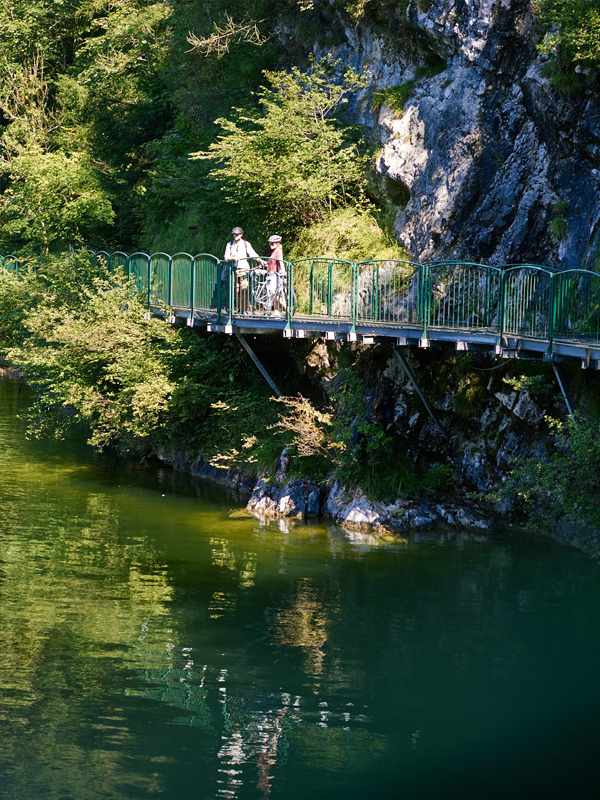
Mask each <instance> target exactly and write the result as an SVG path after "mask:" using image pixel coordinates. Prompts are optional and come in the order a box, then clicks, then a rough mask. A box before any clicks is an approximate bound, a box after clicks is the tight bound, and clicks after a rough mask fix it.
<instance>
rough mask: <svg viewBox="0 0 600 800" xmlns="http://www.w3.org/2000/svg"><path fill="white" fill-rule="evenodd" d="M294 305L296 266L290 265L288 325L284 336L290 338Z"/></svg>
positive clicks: (288, 273) (287, 303) (286, 311)
mask: <svg viewBox="0 0 600 800" xmlns="http://www.w3.org/2000/svg"><path fill="white" fill-rule="evenodd" d="M293 303H294V265H293V264H291V263H290V264H288V270H287V298H286V303H285V316H286V323H285V328H284V331H285V333H284V336H285V335H287V336H289V335H290V333H291V330H292V306H293Z"/></svg>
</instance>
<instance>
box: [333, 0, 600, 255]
mask: <svg viewBox="0 0 600 800" xmlns="http://www.w3.org/2000/svg"><path fill="white" fill-rule="evenodd" d="M424 9H425V5H424V4H420V6H419V4H418V3H417V2H410V3H409V5H408V10H407V12H406V20H403V19H401V18H399V17H396V18H395V19H390V21H389V23H388V29H386V28H385V25H383V24H381V21H380V22H379V23H378V25H377V26H375V25H371V24H370V22H369V19H368V17H367V19H366V20H365V21H364V22H363V23H362V24H361V25H359V26H358V27H355V26H352V25H347V27H346V35H347V44H344V45H343V46H341V47H337V48H336V49H335V52H334V53H333V55H334V56H335V57H337V58H340V59H341V61H342V63H344V64H352V66H354V68H355V69H358V70H360V71H363V72H368V73H369V74H370V79H369V85H368V86H367V87H366V88H365V89H363V90H361V92H360V93H359V94H358V95H357V96H356V97H355V98H353V99H352V101H351V104H350V110H351V113H352V115H353V116H354V118H355V120H356V121H357V122H360V123H361V124H364V125H366V126H368V127H370V128H371V129H372V131H373V134H374V136H375V137H376V138H377V139H378V140H379V142H380V144H381V151H380V153H379V155H378V157H377V159H376V162H375V169H376V171H377V172H378V173H379V174H380V175H383V176H387V178H389V179H390V180H391V181H393V182H395V183H397V184H398V185H399V187H400V188H401V187H402V186H403V187H405V189H406V191H407V193H408V196H409V199H408V202H407V204H406V206H405V207H404V208H400V207H397V217H396V222H395V225H394V227H395V232H396V235H397V238H398V240H399V241H400V242H401V243H402V244H404V245H405V246H406V248H407V249H408V250H409V251H411V252H412V254H413V256H414V257H415V259H419V260H422V261H428V260H434V259H438V258H444V259H449V258H457V259H461V260H468V261H478V262H484V263H489V264H496V265H497V264H507V263H541V264H546V265H549V266H554V267H557V268H562V269H573V268H584V269H586V268H591V267H592V265H593V263H594V260H595V258H596V256H597V252H598V249H599V248H600V102H598V101H597V100H596V99H595V97H593V96H591V94H590V93H588V94H585V93H583V94H582V95H581V96H577V97H575V98H567V97H565V96H563V95H560V94H559V93H557V92H556V91H555V90H554V89H553V88H552V87H551V85H550V84H549V81H548V79H547V78H546V77H545V76H544V75H543V72H542V66H543V64H542V62H541V60H540V58H539V57H538V56H537V52H536V46H535V45H536V39H535V36H536V35H538V34H537V33H536V29H535V24H534V17H533V15H532V12H531V5H530V3H529V2H528V1H527V0H454V1H453V0H449V1H448V0H433V2H431V3H430V4H429V8H428V10H424ZM402 26H404V27H402ZM407 26H408V31H407ZM411 37H412V38H411ZM409 39H410V40H411V42H412V44H411V45H410V46H409V45H407V44H406V43H405V42H406V41H408V40H409ZM415 41H416V43H417V50H415V47H414V42H415ZM419 51H420V52H419ZM317 55H324V51H319V52H318V53H317ZM432 58H435V59H437V60H438V61H439V60H440V59H441V60H442V63H443V61H445V63H446V69H445V70H444V71H443V72H441V73H440V74H438V75H435V76H433V77H429V78H426V77H422V78H419V77H418V73H417V69H418V67H419V66H422V65H423V64H424V63H425V62H426V61H427V59H429V60H431V59H432ZM407 80H415V87H414V92H413V96H412V97H411V99H409V100H408V102H407V103H406V104H405V109H404V114H403V115H396V116H394V114H393V113H392V111H391V110H390V108H389V107H387V106H386V105H383V107H382V108H381V109H380V110H379V112H378V113H377V114H375V113H374V111H373V109H372V97H373V92H374V91H375V90H378V89H385V88H387V87H393V86H397V85H399V84H401V83H404V82H406V81H407ZM560 203H566V204H567V206H568V207H567V209H566V210H565V211H564V212H562V211H561V212H560V213H564V218H565V221H566V223H567V228H568V230H567V234H566V237H565V238H564V239H562V240H561V241H556V240H555V239H553V238H552V236H551V233H550V228H549V225H550V222H551V220H552V219H553V217H554V216H556V214H557V212H556V210H555V209H554V207H555V206H556V205H557V204H560Z"/></svg>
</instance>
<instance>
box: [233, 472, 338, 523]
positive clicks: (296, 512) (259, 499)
mask: <svg viewBox="0 0 600 800" xmlns="http://www.w3.org/2000/svg"><path fill="white" fill-rule="evenodd" d="M322 493H323V490H322V489H321V487H320V486H319V484H317V483H314V482H313V481H311V480H309V479H308V478H292V479H291V480H290V481H288V482H287V483H285V484H284V485H283V486H279V485H278V484H277V483H271V482H269V481H268V480H267V479H266V478H261V479H260V480H259V481H258V483H257V484H256V486H255V487H254V490H253V491H252V496H251V497H250V500H249V501H248V505H247V506H246V508H247V509H248V511H250V512H251V513H253V514H256V515H257V516H261V517H266V516H269V517H295V518H297V519H306V518H310V517H318V516H319V509H320V507H321V497H322Z"/></svg>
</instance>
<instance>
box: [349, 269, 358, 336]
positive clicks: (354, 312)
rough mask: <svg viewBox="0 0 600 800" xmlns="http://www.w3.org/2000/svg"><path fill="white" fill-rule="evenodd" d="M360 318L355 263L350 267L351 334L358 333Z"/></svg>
mask: <svg viewBox="0 0 600 800" xmlns="http://www.w3.org/2000/svg"><path fill="white" fill-rule="evenodd" d="M357 316H358V264H357V263H356V262H355V261H353V262H352V264H351V266H350V322H351V323H352V326H351V328H350V333H356V318H357Z"/></svg>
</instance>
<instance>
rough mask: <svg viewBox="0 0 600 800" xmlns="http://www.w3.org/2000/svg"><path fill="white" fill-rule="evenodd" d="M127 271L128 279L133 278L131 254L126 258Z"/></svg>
mask: <svg viewBox="0 0 600 800" xmlns="http://www.w3.org/2000/svg"><path fill="white" fill-rule="evenodd" d="M125 272H126V275H127V281H130V280H131V256H127V259H126V260H125Z"/></svg>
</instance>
